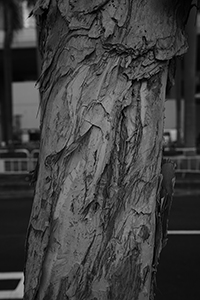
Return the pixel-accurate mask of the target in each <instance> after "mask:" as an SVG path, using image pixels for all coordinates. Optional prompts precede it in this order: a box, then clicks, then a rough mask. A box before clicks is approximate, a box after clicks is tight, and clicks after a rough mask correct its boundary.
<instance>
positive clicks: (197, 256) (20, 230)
mask: <svg viewBox="0 0 200 300" xmlns="http://www.w3.org/2000/svg"><path fill="white" fill-rule="evenodd" d="M4 195H5V196H2V195H1V199H0V274H1V273H2V272H22V271H23V265H24V243H25V237H26V229H27V225H28V220H29V216H30V212H31V205H32V197H31V195H30V193H29V195H28V196H25V194H24V195H23V196H22V197H20V196H19V195H20V194H19V191H18V197H16V195H15V194H13V193H11V197H8V195H6V194H4ZM169 230H170V231H169V232H170V234H169V237H168V243H167V246H166V247H165V248H164V249H163V251H162V254H161V259H160V263H159V267H158V272H157V289H156V297H155V300H188V299H189V300H197V299H200V289H199V283H200V234H197V233H198V232H193V231H194V230H199V231H200V193H198V192H197V191H195V193H194V194H192V193H188V192H184V193H177V194H176V196H175V198H174V202H173V205H172V210H171V217H170V223H169ZM175 230H177V231H178V232H176V231H175ZM189 230H190V231H189ZM17 283H18V281H17V280H0V295H1V290H5V289H13V288H14V287H15V286H16V285H17ZM0 299H2V298H1V297H0Z"/></svg>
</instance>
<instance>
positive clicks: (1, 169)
mask: <svg viewBox="0 0 200 300" xmlns="http://www.w3.org/2000/svg"><path fill="white" fill-rule="evenodd" d="M38 154H39V150H38V149H34V150H32V151H28V150H27V149H16V150H14V151H12V152H11V151H9V150H7V149H0V174H26V173H27V172H30V171H32V170H34V169H35V165H36V163H37V158H38ZM165 158H169V159H170V160H172V161H174V162H175V164H176V172H181V173H199V174H200V155H196V156H185V155H179V156H165Z"/></svg>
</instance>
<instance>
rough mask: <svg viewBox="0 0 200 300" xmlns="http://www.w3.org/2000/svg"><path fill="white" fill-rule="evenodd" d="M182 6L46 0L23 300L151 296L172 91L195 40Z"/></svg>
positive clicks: (41, 6)
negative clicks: (177, 62)
mask: <svg viewBox="0 0 200 300" xmlns="http://www.w3.org/2000/svg"><path fill="white" fill-rule="evenodd" d="M186 2H187V1H186ZM188 2H189V1H188ZM184 3H185V2H184ZM184 11H185V7H182V6H181V2H180V1H164V0H163V1H160V0H148V1H141V0H135V1H133V0H124V1H122V0H121V1H117V0H112V1H111V0H93V1H86V0H85V1H84V0H82V1H75V0H74V1H72V0H71V1H67V0H66V1H64V0H58V1H55V0H52V1H48V0H43V1H42V0H41V1H38V2H37V5H36V7H35V14H36V16H38V18H39V21H40V26H41V32H40V46H41V51H42V54H43V66H42V75H41V78H40V91H41V95H42V103H41V112H42V120H41V149H40V157H39V172H38V180H37V184H36V190H35V197H34V203H33V208H32V214H31V219H30V224H29V228H28V234H27V258H26V267H25V296H24V299H26V300H33V299H34V300H36V299H37V300H43V299H48V300H51V299H52V300H56V299H57V300H64V299H65V300H67V299H70V300H72V299H73V300H81V299H88V300H89V299H90V300H92V299H93V300H94V299H96V300H97V299H98V300H100V299H101V300H104V299H105V300H106V299H121V300H122V299H123V300H128V299H132V300H133V299H135V300H136V299H140V300H142V299H149V298H150V297H153V292H152V290H151V282H152V274H153V273H154V271H155V268H154V267H156V266H154V262H155V261H156V260H155V255H154V253H158V255H159V251H156V252H155V247H156V245H155V233H156V225H155V224H156V220H155V218H156V216H155V211H156V203H157V201H156V200H157V199H158V197H159V186H160V181H161V175H160V167H161V156H162V139H163V119H164V100H165V89H166V84H167V77H169V78H170V77H171V75H170V72H169V69H170V67H169V66H170V60H171V59H172V58H173V57H174V56H175V55H181V54H183V53H184V52H185V51H186V48H187V45H186V41H185V37H184V35H183V33H182V27H181V24H183V20H182V19H180V15H181V16H182V17H183V18H184V17H185V15H184Z"/></svg>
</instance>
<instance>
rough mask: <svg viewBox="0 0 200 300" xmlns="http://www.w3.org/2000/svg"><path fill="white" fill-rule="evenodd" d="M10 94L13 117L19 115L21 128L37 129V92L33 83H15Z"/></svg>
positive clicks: (38, 120) (38, 121) (38, 118)
mask: <svg viewBox="0 0 200 300" xmlns="http://www.w3.org/2000/svg"><path fill="white" fill-rule="evenodd" d="M12 92H13V115H14V116H15V115H21V128H22V129H39V124H40V116H39V113H38V109H39V92H38V89H37V87H36V86H35V82H32V81H28V82H15V83H13V85H12Z"/></svg>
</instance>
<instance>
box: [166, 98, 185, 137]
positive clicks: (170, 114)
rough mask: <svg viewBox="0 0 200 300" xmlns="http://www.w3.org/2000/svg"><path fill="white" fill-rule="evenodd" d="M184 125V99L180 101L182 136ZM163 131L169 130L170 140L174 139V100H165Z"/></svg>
mask: <svg viewBox="0 0 200 300" xmlns="http://www.w3.org/2000/svg"><path fill="white" fill-rule="evenodd" d="M183 126H184V101H183V100H182V101H181V135H182V136H183V130H184V128H183ZM164 128H165V131H170V132H171V134H172V140H176V101H175V100H174V99H168V100H167V101H166V102H165V125H164Z"/></svg>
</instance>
